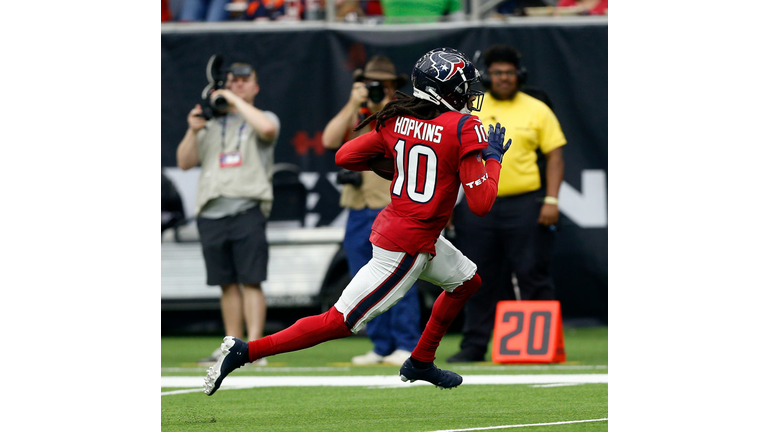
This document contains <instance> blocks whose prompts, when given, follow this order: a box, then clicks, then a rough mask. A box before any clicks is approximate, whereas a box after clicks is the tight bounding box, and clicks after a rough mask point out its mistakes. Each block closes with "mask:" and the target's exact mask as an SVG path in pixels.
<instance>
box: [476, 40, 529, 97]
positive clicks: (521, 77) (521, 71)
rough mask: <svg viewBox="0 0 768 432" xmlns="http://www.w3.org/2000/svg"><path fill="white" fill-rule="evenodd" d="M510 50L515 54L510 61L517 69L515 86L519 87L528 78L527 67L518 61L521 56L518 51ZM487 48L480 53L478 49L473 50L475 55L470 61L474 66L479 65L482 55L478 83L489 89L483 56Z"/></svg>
mask: <svg viewBox="0 0 768 432" xmlns="http://www.w3.org/2000/svg"><path fill="white" fill-rule="evenodd" d="M512 51H513V52H514V54H515V59H514V60H513V61H512V64H513V65H515V70H516V71H517V88H518V89H520V88H522V87H523V86H524V85H525V82H526V81H527V80H528V69H526V68H525V66H523V65H522V64H521V63H520V58H521V57H522V56H523V55H522V54H520V51H518V50H516V49H514V48H512ZM487 52H488V50H486V52H485V53H482V52H481V51H480V50H477V51H475V56H474V58H473V60H472V63H474V64H475V66H478V65H480V62H479V60H480V58H481V57H482V59H483V62H482V65H483V68H482V69H480V70H479V72H480V84H482V85H483V88H484V89H485V90H490V89H491V77H490V76H488V72H487V71H486V70H485V68H486V67H487V65H486V64H485V57H486V55H487Z"/></svg>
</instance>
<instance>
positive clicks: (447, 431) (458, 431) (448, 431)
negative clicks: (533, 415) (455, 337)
mask: <svg viewBox="0 0 768 432" xmlns="http://www.w3.org/2000/svg"><path fill="white" fill-rule="evenodd" d="M598 421H608V418H607V417H606V418H601V419H591V420H570V421H560V422H552V423H531V424H521V425H504V426H489V427H478V428H468V429H443V430H439V431H430V432H464V431H479V430H491V429H509V428H521V427H531V426H552V425H562V424H573V423H588V422H598Z"/></svg>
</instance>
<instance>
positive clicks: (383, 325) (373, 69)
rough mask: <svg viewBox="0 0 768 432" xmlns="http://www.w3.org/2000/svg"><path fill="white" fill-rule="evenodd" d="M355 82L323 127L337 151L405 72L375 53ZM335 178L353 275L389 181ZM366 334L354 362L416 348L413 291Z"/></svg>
mask: <svg viewBox="0 0 768 432" xmlns="http://www.w3.org/2000/svg"><path fill="white" fill-rule="evenodd" d="M354 80H355V82H354V84H353V85H352V91H351V93H350V95H349V101H348V102H347V104H346V105H344V107H343V108H342V109H341V111H340V112H339V113H338V114H336V116H335V117H334V118H333V119H332V120H331V121H330V122H328V124H327V125H326V126H325V130H324V131H323V146H325V148H328V149H338V148H339V147H341V145H342V144H343V143H345V142H347V141H350V140H352V139H353V138H355V137H357V136H359V135H362V134H364V133H366V132H369V131H371V130H372V129H373V127H375V122H371V123H370V124H369V125H368V126H366V127H365V128H363V129H362V130H360V131H358V132H354V131H353V130H352V129H354V128H355V127H356V126H357V125H358V124H359V123H360V122H362V121H363V120H365V119H366V118H367V117H369V116H370V115H372V114H376V113H377V112H379V111H381V109H382V108H384V105H386V104H387V103H388V102H389V101H391V100H392V99H394V97H395V90H396V89H398V88H400V87H402V86H403V85H404V84H405V83H406V82H408V76H407V75H405V74H401V75H398V74H397V73H396V72H395V65H394V64H393V63H392V61H391V60H389V59H388V58H386V57H382V56H375V57H373V58H371V60H370V61H368V63H367V64H366V65H365V70H359V69H358V70H356V71H355V72H354ZM337 182H338V183H340V184H343V187H342V190H341V199H340V202H339V205H341V206H342V207H344V208H348V209H349V217H348V219H347V226H346V232H345V234H344V250H345V251H346V253H347V261H348V263H349V272H350V275H351V276H352V277H354V276H355V274H356V273H357V272H358V270H360V268H362V267H363V266H364V265H365V264H366V263H367V262H368V261H370V260H371V257H372V256H373V246H372V245H371V242H370V240H369V236H370V234H371V226H372V225H373V221H374V219H376V215H378V214H379V212H380V211H381V210H382V209H383V208H384V207H386V206H387V204H389V202H390V193H389V186H390V184H391V182H390V181H388V180H385V179H383V178H381V177H379V176H378V175H376V174H375V173H374V172H373V171H362V172H358V171H347V170H341V171H340V172H339V175H338V177H337ZM366 333H367V335H368V337H369V338H370V339H371V342H373V350H371V351H369V352H368V353H366V354H363V355H359V356H355V357H353V358H352V364H356V365H364V364H376V363H387V364H396V365H401V364H402V363H403V362H404V361H405V360H406V359H408V357H409V356H410V354H411V351H413V349H414V348H415V347H416V343H417V342H418V341H419V335H420V334H421V312H420V309H419V297H418V292H417V290H416V289H411V290H408V292H407V294H405V296H404V297H403V299H402V300H400V301H399V302H398V303H397V304H395V305H394V306H393V307H392V309H390V310H389V311H387V312H385V313H383V314H381V315H379V316H377V317H376V318H374V319H373V320H371V321H369V322H368V323H367V327H366Z"/></svg>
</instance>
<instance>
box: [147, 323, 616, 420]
mask: <svg viewBox="0 0 768 432" xmlns="http://www.w3.org/2000/svg"><path fill="white" fill-rule="evenodd" d="M459 340H460V339H459V335H447V336H446V337H445V339H444V340H443V343H442V344H441V346H440V349H439V350H438V352H437V359H436V364H437V365H438V367H442V368H446V369H451V370H454V371H455V372H458V373H460V374H461V375H463V376H464V377H465V384H462V385H461V386H459V387H458V388H456V389H454V390H450V391H448V390H439V389H437V388H435V387H433V386H430V385H413V384H409V385H407V386H405V385H403V384H402V383H399V382H398V383H397V384H398V385H397V386H389V385H366V384H365V382H367V381H366V380H367V379H376V378H377V376H381V377H382V379H387V380H390V379H393V377H394V378H396V377H397V372H398V370H399V367H397V366H352V365H351V364H350V363H348V362H349V359H350V358H351V357H352V356H354V355H357V354H361V353H364V352H365V351H367V350H369V349H370V348H371V347H372V345H371V343H370V341H369V340H368V339H367V338H364V337H350V338H346V339H342V340H336V341H331V342H327V343H325V344H321V345H318V346H316V347H313V348H310V349H307V350H304V351H300V352H294V353H286V354H281V355H277V356H274V357H270V358H269V365H268V366H267V367H255V366H251V365H249V366H246V367H243V368H241V369H238V370H237V371H235V372H233V373H232V374H231V375H230V376H229V377H228V378H227V379H229V378H235V377H237V379H246V380H251V381H253V382H263V381H266V380H270V379H272V380H277V382H282V381H279V380H282V378H280V377H313V378H312V379H313V380H316V379H319V380H324V381H329V380H330V382H333V379H334V378H333V377H346V376H354V377H360V378H355V379H353V380H359V383H361V385H357V386H348V387H347V386H344V387H338V386H328V385H327V384H324V385H319V386H315V387H287V386H274V387H256V388H239V389H226V388H224V387H222V389H220V390H219V391H218V392H217V393H216V394H215V395H213V396H206V395H205V394H204V393H202V381H203V377H204V376H205V370H206V368H204V367H199V366H197V364H196V363H195V361H196V360H197V359H199V358H202V357H207V356H208V355H210V353H211V351H212V350H213V349H214V348H216V347H217V346H218V344H219V343H220V342H221V338H218V337H167V338H162V359H161V375H162V376H163V377H175V378H169V379H180V380H184V379H185V378H184V377H190V378H189V379H188V380H187V381H190V382H192V384H191V385H183V386H177V387H161V395H162V396H161V404H162V414H161V421H162V430H164V431H202V430H205V431H217V430H227V431H255V430H264V431H437V430H457V429H458V430H489V428H493V429H492V430H504V429H512V428H513V427H514V429H518V428H523V429H532V430H535V431H537V432H539V431H597V430H607V429H608V421H607V420H605V419H607V418H608V384H606V383H590V384H581V383H576V382H571V381H570V379H568V378H569V377H562V376H564V375H569V376H571V377H572V378H573V379H574V380H576V381H578V380H579V379H581V376H582V375H593V374H603V375H606V374H607V373H608V329H607V327H586V328H566V329H565V345H566V355H567V361H566V362H565V363H562V364H552V365H497V364H494V363H490V362H485V363H470V364H461V365H456V364H450V365H449V364H447V363H445V358H447V357H448V356H450V355H452V354H453V353H455V352H456V351H457V350H458V344H459ZM488 358H490V354H489V355H488ZM480 375H486V380H487V379H491V380H493V379H496V378H499V379H500V378H504V377H498V376H507V377H506V378H511V379H517V378H524V377H525V376H529V375H538V376H541V375H558V376H561V377H560V378H562V379H563V382H560V383H558V382H552V383H549V384H541V383H538V384H537V383H526V384H505V385H498V384H482V385H480V384H477V385H473V384H470V381H471V380H472V379H473V377H475V376H480ZM487 375H493V377H490V376H487ZM509 375H517V377H509ZM251 377H256V378H251ZM258 377H264V380H259V379H258ZM320 377H325V378H320ZM480 378H482V377H477V378H476V379H480ZM546 378H553V379H555V381H557V380H558V379H560V378H558V377H541V379H546ZM596 378H600V380H601V381H603V382H605V381H606V380H605V378H607V377H606V376H600V377H596ZM307 379H309V378H307ZM340 379H342V378H337V379H336V382H338V380H340ZM538 379H540V378H539V377H534V380H538ZM198 381H199V384H197V383H198ZM234 381H236V380H233V382H234ZM299 381H302V382H303V380H301V379H300V380H299ZM394 381H398V380H396V379H394ZM179 382H180V381H179ZM224 385H225V386H226V385H227V380H225V381H224ZM194 386H197V388H195V387H194ZM583 420H594V421H589V422H581V423H576V421H583ZM548 423H557V424H550V425H547V424H548ZM524 425H530V426H524ZM534 425H535V426H534ZM502 426H508V427H506V428H501V427H502Z"/></svg>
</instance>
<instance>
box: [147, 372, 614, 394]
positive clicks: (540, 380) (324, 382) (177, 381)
mask: <svg viewBox="0 0 768 432" xmlns="http://www.w3.org/2000/svg"><path fill="white" fill-rule="evenodd" d="M607 383H608V374H562V375H464V382H463V384H462V385H491V384H497V385H498V384H501V385H509V384H607ZM415 385H431V384H429V383H427V382H423V381H417V382H414V383H404V382H402V381H400V377H398V376H397V375H386V376H385V375H368V376H229V377H227V378H226V380H225V381H224V384H223V385H222V386H221V390H226V389H245V388H256V387H320V386H331V387H380V388H381V387H386V388H406V387H412V386H415ZM160 387H161V388H179V389H189V390H174V391H168V392H161V395H163V396H165V395H172V394H181V393H191V392H202V388H203V376H202V375H201V376H194V377H192V376H164V377H160Z"/></svg>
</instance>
